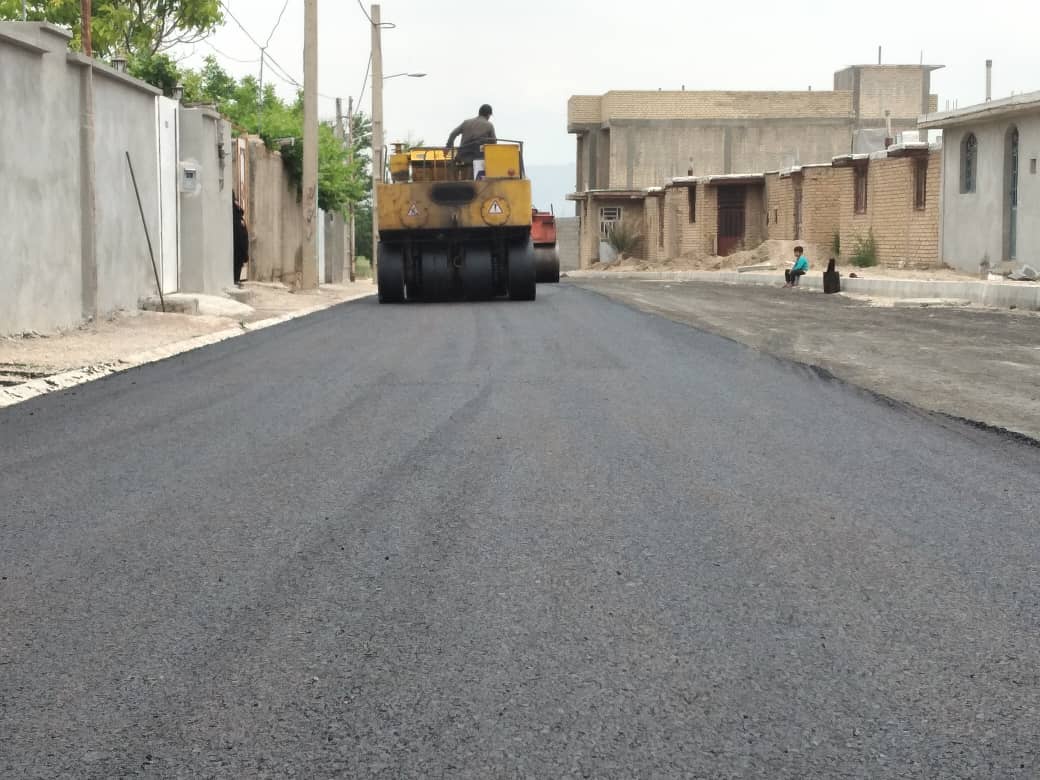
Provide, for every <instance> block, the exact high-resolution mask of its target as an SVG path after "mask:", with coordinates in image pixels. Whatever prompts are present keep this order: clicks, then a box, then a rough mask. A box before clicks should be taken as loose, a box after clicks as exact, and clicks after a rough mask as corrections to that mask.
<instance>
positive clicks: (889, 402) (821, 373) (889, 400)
mask: <svg viewBox="0 0 1040 780" xmlns="http://www.w3.org/2000/svg"><path fill="white" fill-rule="evenodd" d="M611 276H613V275H611ZM586 278H588V277H586ZM607 278H611V277H607ZM615 278H616V277H615ZM579 279H580V277H579ZM573 286H575V287H578V288H579V289H581V290H584V291H585V292H589V293H592V294H594V295H598V296H600V297H601V298H605V299H606V300H608V301H610V302H612V303H615V304H617V305H619V306H624V307H626V308H628V309H631V310H632V311H636V312H639V313H640V314H645V315H647V316H648V317H659V318H660V319H663V320H667V321H668V322H671V323H674V324H676V325H682V326H684V327H687V328H692V329H693V330H698V331H701V332H702V333H708V334H710V335H712V336H714V337H715V338H720V339H722V340H724V341H728V342H730V343H731V344H736V345H737V346H739V347H741V348H743V349H747V350H751V351H753V352H757V353H758V354H760V355H765V356H767V357H769V358H771V359H772V360H776V361H778V362H780V363H784V364H786V365H789V366H794V367H796V368H799V369H804V370H807V371H808V372H809V373H811V374H813V375H814V376H815V377H816V378H817V379H820V380H822V381H825V382H834V383H836V384H840V385H842V386H844V387H847V388H849V389H850V390H853V391H855V392H857V393H863V394H865V395H867V396H869V397H870V398H872V399H874V400H875V401H877V402H879V403H882V404H884V405H885V406H888V407H890V408H893V409H898V410H900V411H902V412H906V413H908V414H913V415H923V416H926V417H928V418H930V419H932V420H935V421H936V422H938V423H940V424H942V425H944V426H945V427H947V429H949V423H954V424H956V425H962V426H966V427H967V428H969V429H973V430H975V431H981V432H984V433H989V434H994V435H997V436H1000V437H1001V438H1003V439H1008V440H1010V441H1014V442H1015V443H1017V444H1021V445H1023V446H1025V447H1031V448H1035V449H1040V438H1036V437H1033V436H1030V435H1029V434H1028V433H1023V432H1022V431H1016V430H1013V429H1011V428H1005V427H1003V426H1000V425H994V424H993V423H988V422H985V421H984V420H975V419H972V418H971V417H963V416H961V415H957V414H953V413H951V412H943V411H940V410H938V409H926V408H924V407H923V406H917V405H916V404H913V403H910V402H909V401H903V400H902V399H899V398H895V397H893V396H890V395H886V394H885V393H882V392H879V391H878V390H872V389H871V388H869V387H864V386H863V385H858V384H856V383H855V382H852V381H850V380H848V379H845V378H843V377H840V376H838V375H837V374H835V373H834V372H833V371H831V370H830V369H829V368H827V367H826V366H822V365H820V364H819V363H810V362H807V361H804V360H798V359H796V358H792V357H785V356H784V355H778V354H776V353H775V352H769V351H768V350H764V349H760V348H759V347H755V346H753V345H751V344H746V343H744V342H743V341H740V340H739V339H736V338H734V337H733V336H727V335H726V334H725V333H717V332H716V331H714V330H711V329H710V328H707V327H703V326H699V325H694V324H692V323H690V322H686V321H685V320H680V319H675V318H673V317H670V316H668V314H666V313H665V312H663V311H660V310H657V309H644V308H640V307H638V306H634V305H632V304H631V303H628V302H626V301H622V300H618V299H617V298H613V297H611V296H610V295H608V294H607V293H605V292H602V291H600V290H596V289H594V288H592V287H585V286H583V285H580V284H576V285H573ZM962 433H964V431H962Z"/></svg>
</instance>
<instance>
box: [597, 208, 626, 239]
mask: <svg viewBox="0 0 1040 780" xmlns="http://www.w3.org/2000/svg"><path fill="white" fill-rule="evenodd" d="M621 213H622V212H621V207H620V206H604V207H603V208H601V209H600V210H599V235H600V238H602V239H603V240H604V241H606V240H607V238H609V237H610V231H611V230H613V229H614V227H615V226H616V225H617V224H618V223H619V222H620V221H621Z"/></svg>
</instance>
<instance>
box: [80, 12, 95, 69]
mask: <svg viewBox="0 0 1040 780" xmlns="http://www.w3.org/2000/svg"><path fill="white" fill-rule="evenodd" d="M91 15H92V14H91V9H90V0H82V2H81V3H80V24H81V25H82V27H81V28H80V29H81V30H82V31H83V32H82V35H83V53H84V54H86V55H87V56H88V57H93V56H94V33H93V32H92V30H91V27H90V17H91Z"/></svg>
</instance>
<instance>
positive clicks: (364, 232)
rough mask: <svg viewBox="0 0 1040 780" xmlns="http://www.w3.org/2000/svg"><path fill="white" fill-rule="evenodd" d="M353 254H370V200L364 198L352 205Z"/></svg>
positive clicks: (357, 255) (364, 255)
mask: <svg viewBox="0 0 1040 780" xmlns="http://www.w3.org/2000/svg"><path fill="white" fill-rule="evenodd" d="M354 254H355V256H356V257H362V256H363V257H368V256H369V255H371V254H372V201H370V200H364V201H362V202H361V203H358V204H357V205H356V206H355V207H354Z"/></svg>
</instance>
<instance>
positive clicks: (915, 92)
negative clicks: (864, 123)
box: [859, 65, 928, 119]
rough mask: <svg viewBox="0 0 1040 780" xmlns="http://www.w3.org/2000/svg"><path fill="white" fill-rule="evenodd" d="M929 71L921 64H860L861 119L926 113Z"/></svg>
mask: <svg viewBox="0 0 1040 780" xmlns="http://www.w3.org/2000/svg"><path fill="white" fill-rule="evenodd" d="M927 79H928V72H927V71H926V70H925V69H924V68H922V67H920V66H918V65H906V66H900V65H881V66H877V65H874V66H864V67H861V68H860V86H859V90H860V91H859V115H860V119H884V117H885V110H886V109H887V110H888V111H891V112H892V116H893V117H902V118H906V117H918V116H920V115H921V114H922V113H925V109H926V108H927V106H926V105H923V104H922V103H923V101H924V95H925V92H924V89H925V81H926V80H927Z"/></svg>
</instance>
